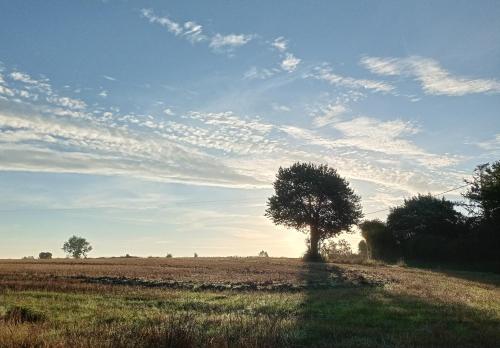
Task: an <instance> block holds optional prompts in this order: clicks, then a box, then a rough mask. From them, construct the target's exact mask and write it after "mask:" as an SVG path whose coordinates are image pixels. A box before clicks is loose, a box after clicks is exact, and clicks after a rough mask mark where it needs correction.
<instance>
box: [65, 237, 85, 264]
mask: <svg viewBox="0 0 500 348" xmlns="http://www.w3.org/2000/svg"><path fill="white" fill-rule="evenodd" d="M62 249H63V250H64V251H65V252H66V253H67V254H68V255H71V256H72V257H74V258H75V259H79V258H81V257H82V256H83V257H87V254H88V253H89V252H90V251H92V246H91V245H90V243H89V242H87V240H86V239H85V238H82V237H77V236H72V237H71V238H69V239H68V240H67V241H66V242H65V243H64V245H63V247H62Z"/></svg>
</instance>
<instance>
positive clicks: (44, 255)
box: [38, 251, 52, 260]
mask: <svg viewBox="0 0 500 348" xmlns="http://www.w3.org/2000/svg"><path fill="white" fill-rule="evenodd" d="M38 258H39V259H40V260H49V259H51V258H52V253H49V252H48V251H42V252H41V253H40V254H38Z"/></svg>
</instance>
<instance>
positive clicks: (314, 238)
mask: <svg viewBox="0 0 500 348" xmlns="http://www.w3.org/2000/svg"><path fill="white" fill-rule="evenodd" d="M310 227H311V238H310V243H311V245H310V247H309V250H310V253H311V256H313V257H316V256H319V252H318V245H319V231H318V228H317V227H316V226H315V225H311V226H310Z"/></svg>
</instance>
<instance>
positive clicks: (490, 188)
mask: <svg viewBox="0 0 500 348" xmlns="http://www.w3.org/2000/svg"><path fill="white" fill-rule="evenodd" d="M466 182H467V183H468V184H469V188H468V190H467V192H466V193H465V194H464V195H463V196H464V197H465V198H467V199H469V201H470V204H469V207H470V208H472V209H471V211H472V212H475V213H476V214H478V215H480V216H481V217H482V218H483V219H485V220H491V221H497V222H498V221H500V161H497V162H494V163H493V164H491V165H490V164H489V163H486V164H482V165H479V166H477V167H476V169H475V170H474V174H473V176H472V180H466ZM474 208H476V209H474Z"/></svg>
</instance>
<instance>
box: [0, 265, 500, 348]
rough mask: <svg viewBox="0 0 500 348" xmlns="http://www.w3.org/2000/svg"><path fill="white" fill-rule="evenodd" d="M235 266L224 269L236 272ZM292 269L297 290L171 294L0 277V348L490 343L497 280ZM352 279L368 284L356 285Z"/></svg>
mask: <svg viewBox="0 0 500 348" xmlns="http://www.w3.org/2000/svg"><path fill="white" fill-rule="evenodd" d="M242 262H243V261H241V260H235V261H234V264H235V265H236V264H240V265H241V267H242V268H243V269H244V268H245V267H246V266H245V265H244V264H242ZM252 262H253V261H252ZM262 262H264V261H262ZM280 262H282V263H285V264H286V261H280ZM292 262H295V261H290V263H292ZM295 263H296V264H297V266H296V267H298V268H297V272H302V273H299V274H300V279H302V280H303V281H306V282H308V283H310V284H311V285H312V286H311V287H305V288H301V291H299V292H293V291H263V290H260V291H234V290H233V291H213V290H200V291H195V290H174V289H164V288H146V287H140V286H124V285H102V284H95V283H90V284H89V283H85V281H84V280H74V279H69V280H68V279H66V278H60V279H59V278H56V279H55V278H51V277H49V276H46V277H45V278H41V280H39V282H41V283H43V284H41V285H42V286H43V287H38V286H37V284H35V283H33V282H32V281H26V279H25V278H24V276H22V274H20V273H15V272H13V273H12V272H10V271H9V272H10V273H5V274H8V275H9V278H8V277H6V276H4V277H3V278H1V277H0V347H2V348H3V347H66V346H71V347H204V346H212V347H450V348H451V347H497V346H498V342H500V288H499V284H500V276H498V275H495V274H491V273H473V272H456V271H440V272H437V271H429V270H422V269H414V268H410V267H397V266H383V265H376V266H369V265H368V266H367V265H333V264H331V265H330V266H329V267H326V266H321V265H313V264H301V263H297V262H295ZM263 264H264V263H263ZM230 266H231V265H229V266H227V267H230ZM231 267H232V266H231ZM287 267H288V266H287ZM301 267H302V268H301ZM92 269H93V268H89V270H92ZM340 271H342V272H343V273H342V274H343V275H345V276H346V277H348V279H347V280H346V281H345V283H344V284H343V286H336V285H335V284H336V283H332V284H333V287H330V288H326V289H325V288H318V287H315V286H314V285H315V284H316V285H317V284H323V283H324V282H325V281H326V280H327V279H330V278H331V277H332V276H335V275H336V274H337V275H338V274H339V272H340ZM4 272H6V271H4ZM242 272H243V271H242ZM269 272H270V273H269V274H277V273H276V272H277V271H276V269H271V270H270V271H269ZM241 274H242V275H244V274H245V273H241ZM0 276H1V274H0ZM231 276H232V275H230V277H231ZM260 276H261V275H259V277H260ZM358 276H363V277H364V278H365V279H372V280H373V279H374V280H378V281H379V282H376V283H372V284H368V283H362V284H359V283H356V282H355V280H356V279H358V278H357V277H358ZM269 277H270V278H271V276H269ZM9 279H10V280H9ZM44 279H45V280H44ZM192 279H195V278H194V276H193V278H192ZM217 279H218V280H219V278H217ZM297 279H298V278H297ZM300 279H299V280H300ZM228 280H230V279H229V278H228ZM297 281H298V280H297ZM374 284H375V285H374Z"/></svg>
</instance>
